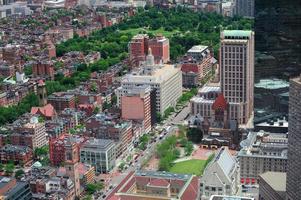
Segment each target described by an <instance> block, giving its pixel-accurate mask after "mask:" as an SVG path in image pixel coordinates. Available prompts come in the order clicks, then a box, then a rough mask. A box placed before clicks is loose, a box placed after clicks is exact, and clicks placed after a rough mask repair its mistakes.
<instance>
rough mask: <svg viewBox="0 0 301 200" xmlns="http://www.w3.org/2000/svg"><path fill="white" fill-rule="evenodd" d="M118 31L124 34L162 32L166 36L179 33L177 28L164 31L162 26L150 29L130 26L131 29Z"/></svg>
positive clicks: (154, 33)
mask: <svg viewBox="0 0 301 200" xmlns="http://www.w3.org/2000/svg"><path fill="white" fill-rule="evenodd" d="M120 32H121V33H124V34H131V35H137V34H139V33H147V34H149V33H150V34H153V35H156V34H162V35H164V36H165V37H168V38H169V37H171V36H172V35H174V34H176V33H180V31H177V30H173V31H166V30H164V29H163V28H162V27H161V28H159V29H157V30H150V29H146V28H131V29H127V30H120Z"/></svg>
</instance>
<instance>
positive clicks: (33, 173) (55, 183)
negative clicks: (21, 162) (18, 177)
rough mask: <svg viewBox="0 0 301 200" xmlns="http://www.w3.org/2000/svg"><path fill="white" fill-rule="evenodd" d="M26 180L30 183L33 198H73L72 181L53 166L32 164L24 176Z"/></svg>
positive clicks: (49, 199) (40, 199) (53, 199)
mask: <svg viewBox="0 0 301 200" xmlns="http://www.w3.org/2000/svg"><path fill="white" fill-rule="evenodd" d="M25 179H26V181H27V182H29V184H30V190H31V192H32V198H31V199H33V200H57V199H62V200H74V198H75V187H74V182H73V181H72V180H71V179H70V177H68V176H67V175H66V173H63V176H60V173H59V171H58V172H56V170H55V169H54V168H50V167H41V166H38V167H36V166H33V167H32V169H31V170H30V171H29V172H28V175H27V176H26V178H25Z"/></svg>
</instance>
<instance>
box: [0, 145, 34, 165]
mask: <svg viewBox="0 0 301 200" xmlns="http://www.w3.org/2000/svg"><path fill="white" fill-rule="evenodd" d="M32 158H33V152H32V150H31V149H30V148H29V147H27V146H17V145H11V144H7V145H5V146H3V147H2V148H1V149H0V161H1V163H9V162H14V163H15V164H19V165H22V166H24V165H25V166H26V165H30V164H31V163H32Z"/></svg>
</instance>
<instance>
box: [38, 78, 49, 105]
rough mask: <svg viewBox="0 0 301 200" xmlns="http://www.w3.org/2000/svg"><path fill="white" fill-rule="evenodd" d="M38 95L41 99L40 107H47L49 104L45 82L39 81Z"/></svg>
mask: <svg viewBox="0 0 301 200" xmlns="http://www.w3.org/2000/svg"><path fill="white" fill-rule="evenodd" d="M37 93H38V98H39V105H40V106H45V105H46V104H47V91H46V85H45V83H44V81H43V80H39V83H38V89H37Z"/></svg>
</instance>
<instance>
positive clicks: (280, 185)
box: [260, 172, 286, 192]
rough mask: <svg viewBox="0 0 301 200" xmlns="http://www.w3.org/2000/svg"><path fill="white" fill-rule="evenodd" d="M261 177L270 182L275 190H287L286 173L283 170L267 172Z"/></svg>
mask: <svg viewBox="0 0 301 200" xmlns="http://www.w3.org/2000/svg"><path fill="white" fill-rule="evenodd" d="M260 177H261V178H262V179H263V180H264V181H265V182H266V183H268V184H269V185H270V186H271V187H272V188H273V189H274V190H275V191H277V192H285V191H286V173H283V172H265V173H263V174H261V175H260Z"/></svg>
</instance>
